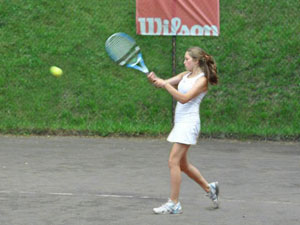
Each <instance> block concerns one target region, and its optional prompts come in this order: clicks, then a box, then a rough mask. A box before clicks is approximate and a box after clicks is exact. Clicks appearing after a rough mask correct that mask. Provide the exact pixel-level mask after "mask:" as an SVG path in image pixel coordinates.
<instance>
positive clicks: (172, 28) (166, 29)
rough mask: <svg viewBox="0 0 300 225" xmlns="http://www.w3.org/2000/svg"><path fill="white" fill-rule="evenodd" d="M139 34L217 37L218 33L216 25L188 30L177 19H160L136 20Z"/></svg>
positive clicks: (197, 26)
mask: <svg viewBox="0 0 300 225" xmlns="http://www.w3.org/2000/svg"><path fill="white" fill-rule="evenodd" d="M138 24H139V28H140V34H142V35H192V36H218V35H219V31H218V27H217V26H216V25H211V26H209V25H204V26H201V25H198V24H196V25H194V26H192V27H191V28H189V27H188V26H187V25H185V24H182V21H181V19H180V18H179V17H174V18H172V19H171V21H169V20H167V19H164V20H163V21H162V19H161V18H138Z"/></svg>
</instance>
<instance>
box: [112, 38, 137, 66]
mask: <svg viewBox="0 0 300 225" xmlns="http://www.w3.org/2000/svg"><path fill="white" fill-rule="evenodd" d="M135 47H136V43H135V41H132V40H128V39H127V38H126V37H123V36H120V35H114V36H112V37H111V38H110V39H108V40H107V42H106V49H107V51H108V52H109V53H110V55H111V57H112V58H113V60H114V61H116V62H117V61H121V59H122V58H126V55H130V53H131V52H132V51H133V50H134V49H135Z"/></svg>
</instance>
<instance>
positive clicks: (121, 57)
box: [105, 33, 149, 74]
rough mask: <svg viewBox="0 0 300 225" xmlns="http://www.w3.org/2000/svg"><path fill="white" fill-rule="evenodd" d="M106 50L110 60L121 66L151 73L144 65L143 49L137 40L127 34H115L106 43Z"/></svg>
mask: <svg viewBox="0 0 300 225" xmlns="http://www.w3.org/2000/svg"><path fill="white" fill-rule="evenodd" d="M105 49H106V51H107V53H108V55H109V56H110V58H111V59H112V60H113V61H114V62H116V63H117V64H119V65H120V66H126V67H128V68H132V69H136V70H139V71H141V72H143V73H145V74H148V73H149V70H148V68H147V66H146V65H145V63H144V60H143V57H142V53H141V49H140V47H139V46H138V45H137V44H136V42H135V40H134V39H133V38H132V37H130V36H129V35H128V34H125V33H115V34H113V35H111V36H110V37H109V38H108V39H107V40H106V42H105Z"/></svg>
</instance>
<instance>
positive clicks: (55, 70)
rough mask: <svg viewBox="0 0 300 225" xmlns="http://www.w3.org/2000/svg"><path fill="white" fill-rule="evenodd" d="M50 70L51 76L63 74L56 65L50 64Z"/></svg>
mask: <svg viewBox="0 0 300 225" xmlns="http://www.w3.org/2000/svg"><path fill="white" fill-rule="evenodd" d="M50 72H51V73H52V75H53V76H56V77H60V76H61V75H62V74H63V71H62V69H61V68H59V67H57V66H51V67H50Z"/></svg>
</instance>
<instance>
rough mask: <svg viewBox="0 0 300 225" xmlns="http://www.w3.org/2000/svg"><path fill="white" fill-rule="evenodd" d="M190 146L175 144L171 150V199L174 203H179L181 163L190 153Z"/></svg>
mask: <svg viewBox="0 0 300 225" xmlns="http://www.w3.org/2000/svg"><path fill="white" fill-rule="evenodd" d="M189 147H190V145H184V144H179V143H175V144H174V145H173V147H172V149H171V152H170V156H169V169H170V177H171V196H170V199H171V200H172V201H173V202H174V203H177V202H178V198H179V192H180V184H181V168H180V162H181V160H182V158H183V156H184V155H185V154H186V152H187V151H188V149H189Z"/></svg>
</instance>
